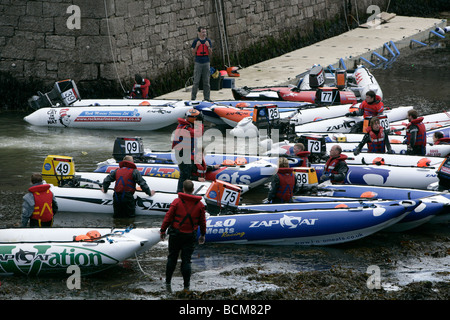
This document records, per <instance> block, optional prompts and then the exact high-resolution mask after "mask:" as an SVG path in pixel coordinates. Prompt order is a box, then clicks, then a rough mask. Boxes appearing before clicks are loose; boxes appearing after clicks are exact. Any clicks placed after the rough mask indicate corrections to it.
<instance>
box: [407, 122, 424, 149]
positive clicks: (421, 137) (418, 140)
mask: <svg viewBox="0 0 450 320" xmlns="http://www.w3.org/2000/svg"><path fill="white" fill-rule="evenodd" d="M422 121H423V117H420V118H417V119H414V120H412V121H411V122H410V123H408V125H407V126H406V144H409V141H410V140H411V132H410V131H409V130H410V127H411V126H412V125H413V124H414V125H416V126H417V128H419V132H417V137H416V144H415V145H414V146H423V147H426V145H427V129H426V128H425V125H424V124H423V122H422Z"/></svg>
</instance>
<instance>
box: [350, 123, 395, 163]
mask: <svg viewBox="0 0 450 320" xmlns="http://www.w3.org/2000/svg"><path fill="white" fill-rule="evenodd" d="M366 143H367V148H368V149H369V152H373V153H385V152H386V150H387V152H388V153H392V148H391V143H390V142H389V132H386V131H385V130H384V129H383V127H382V126H381V125H380V119H378V118H377V117H373V118H371V119H370V123H369V126H368V127H367V128H366V134H365V135H364V137H363V139H362V140H361V142H360V143H359V145H358V146H357V147H356V148H355V150H354V151H353V154H354V155H355V156H357V155H358V154H360V153H361V149H362V148H363V147H364V146H365V144H366Z"/></svg>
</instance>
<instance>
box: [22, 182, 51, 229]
mask: <svg viewBox="0 0 450 320" xmlns="http://www.w3.org/2000/svg"><path fill="white" fill-rule="evenodd" d="M28 191H30V192H31V193H32V194H33V197H34V211H33V214H32V216H31V219H34V220H38V221H39V225H40V224H41V222H48V221H52V219H53V193H52V192H51V191H50V185H49V184H39V185H37V186H33V187H30V188H29V189H28Z"/></svg>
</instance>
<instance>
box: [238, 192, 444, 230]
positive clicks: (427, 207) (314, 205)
mask: <svg viewBox="0 0 450 320" xmlns="http://www.w3.org/2000/svg"><path fill="white" fill-rule="evenodd" d="M331 200H333V199H331ZM358 200H359V201H357V200H356V199H353V200H352V199H349V200H343V201H324V202H317V201H316V202H301V203H300V202H295V203H282V204H276V205H274V204H262V205H241V206H239V209H240V210H242V211H248V212H257V211H268V212H274V211H283V212H286V211H289V210H308V209H330V208H357V207H370V206H375V205H383V206H385V205H391V204H395V203H397V201H387V200H365V201H364V200H360V199H358ZM417 201H418V202H419V205H417V206H415V205H413V204H414V202H412V205H411V206H410V207H409V208H407V211H408V212H409V213H408V215H407V216H406V217H404V218H403V219H402V220H401V221H399V222H397V223H396V224H394V225H392V226H390V227H388V228H386V229H384V230H383V231H392V232H402V231H406V230H411V229H414V228H417V227H419V226H421V225H423V224H425V223H428V222H430V221H431V220H432V219H433V218H435V217H436V216H439V219H440V218H441V217H442V215H444V214H446V212H447V205H446V204H444V203H443V202H438V201H427V202H425V201H422V200H417ZM448 208H450V207H448Z"/></svg>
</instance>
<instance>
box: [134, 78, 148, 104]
mask: <svg viewBox="0 0 450 320" xmlns="http://www.w3.org/2000/svg"><path fill="white" fill-rule="evenodd" d="M138 84H140V85H141V86H140V88H139V89H141V92H142V99H148V91H149V89H150V80H148V79H144V83H143V84H142V83H138ZM135 86H136V85H134V86H133V90H134V89H135ZM131 96H136V94H135V93H132V94H131Z"/></svg>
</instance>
